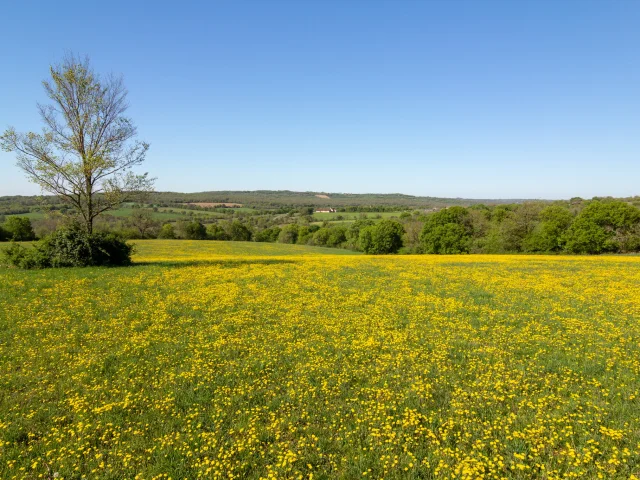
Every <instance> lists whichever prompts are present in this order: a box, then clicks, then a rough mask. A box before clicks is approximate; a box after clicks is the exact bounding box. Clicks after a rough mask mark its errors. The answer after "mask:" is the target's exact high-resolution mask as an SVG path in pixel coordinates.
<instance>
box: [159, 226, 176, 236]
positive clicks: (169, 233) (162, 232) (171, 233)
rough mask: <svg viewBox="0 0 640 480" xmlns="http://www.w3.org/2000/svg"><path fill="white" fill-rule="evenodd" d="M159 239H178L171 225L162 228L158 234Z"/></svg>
mask: <svg viewBox="0 0 640 480" xmlns="http://www.w3.org/2000/svg"><path fill="white" fill-rule="evenodd" d="M158 238H162V239H165V240H170V239H174V238H176V231H175V229H174V228H173V225H172V224H171V223H165V224H164V225H162V227H160V231H159V232H158Z"/></svg>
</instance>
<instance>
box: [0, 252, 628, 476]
mask: <svg viewBox="0 0 640 480" xmlns="http://www.w3.org/2000/svg"><path fill="white" fill-rule="evenodd" d="M135 243H136V244H137V250H138V253H137V254H136V256H135V261H136V262H137V264H136V265H135V266H132V267H128V268H85V269H60V270H47V271H20V270H15V269H2V268H0V478H2V479H5V478H6V479H12V478H45V479H48V478H67V479H69V478H78V479H80V478H88V479H89V478H90V479H93V478H110V479H120V478H132V479H133V478H145V479H151V478H156V479H160V478H162V479H165V480H166V479H168V478H173V479H175V480H177V479H183V478H188V479H191V478H238V479H240V478H242V479H245V478H248V479H256V480H257V479H259V478H285V479H297V478H305V479H308V478H315V479H320V478H323V479H328V478H345V479H351V478H362V477H365V478H376V479H377V478H386V479H423V478H424V479H439V478H448V479H468V480H471V479H478V478H484V479H510V480H511V479H513V480H525V479H560V478H588V479H592V478H604V479H626V480H629V479H633V478H637V477H638V473H639V470H640V460H639V459H640V322H638V319H640V295H638V285H640V257H617V256H608V257H577V256H576V257H562V256H554V257H552V256H524V255H522V256H508V255H501V256H491V255H484V256H483V255H473V256H471V255H466V256H464V255H463V256H429V255H422V256H386V257H385V256H381V257H372V256H365V255H353V254H350V253H351V252H346V251H340V250H333V249H321V248H311V247H305V246H295V245H281V244H256V243H241V242H211V241H200V242H196V241H191V242H189V241H136V242H135ZM56 474H57V475H56Z"/></svg>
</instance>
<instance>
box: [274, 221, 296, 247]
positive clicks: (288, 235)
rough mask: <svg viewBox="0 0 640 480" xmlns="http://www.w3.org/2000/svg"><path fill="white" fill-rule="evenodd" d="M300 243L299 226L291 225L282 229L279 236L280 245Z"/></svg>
mask: <svg viewBox="0 0 640 480" xmlns="http://www.w3.org/2000/svg"><path fill="white" fill-rule="evenodd" d="M297 241H298V225H296V224H293V223H292V224H289V225H285V226H284V227H282V230H280V233H279V234H278V242H280V243H296V242H297Z"/></svg>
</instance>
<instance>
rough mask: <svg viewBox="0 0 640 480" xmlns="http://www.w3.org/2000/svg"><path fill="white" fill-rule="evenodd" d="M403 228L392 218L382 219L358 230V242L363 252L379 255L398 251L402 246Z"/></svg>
mask: <svg viewBox="0 0 640 480" xmlns="http://www.w3.org/2000/svg"><path fill="white" fill-rule="evenodd" d="M403 234H404V228H403V227H402V224H401V223H399V222H396V221H394V220H382V221H381V222H379V223H378V224H376V225H372V226H369V227H364V228H363V229H361V230H360V237H359V244H360V248H361V249H362V251H363V252H365V253H369V254H373V255H380V254H388V253H398V250H400V248H401V247H402V236H403Z"/></svg>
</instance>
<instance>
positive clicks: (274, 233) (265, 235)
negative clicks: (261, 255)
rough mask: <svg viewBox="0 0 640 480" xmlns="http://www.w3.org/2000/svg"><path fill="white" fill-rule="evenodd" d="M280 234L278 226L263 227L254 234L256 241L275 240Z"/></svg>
mask: <svg viewBox="0 0 640 480" xmlns="http://www.w3.org/2000/svg"><path fill="white" fill-rule="evenodd" d="M278 235H280V227H271V228H265V229H264V230H262V231H261V232H258V233H256V234H255V236H254V240H255V241H256V242H276V241H278Z"/></svg>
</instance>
